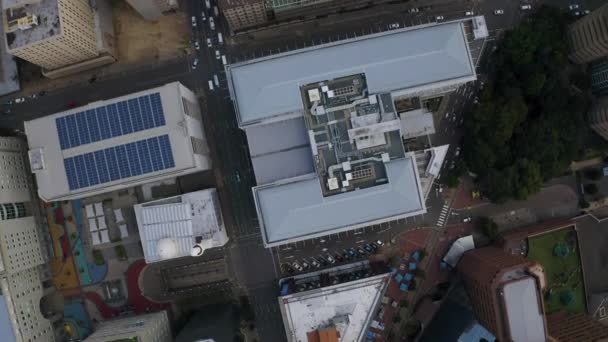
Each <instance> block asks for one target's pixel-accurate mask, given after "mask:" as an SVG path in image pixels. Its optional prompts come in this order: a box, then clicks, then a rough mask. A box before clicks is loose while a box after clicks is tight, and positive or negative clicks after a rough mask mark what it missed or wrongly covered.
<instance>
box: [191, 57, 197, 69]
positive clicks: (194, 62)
mask: <svg viewBox="0 0 608 342" xmlns="http://www.w3.org/2000/svg"><path fill="white" fill-rule="evenodd" d="M197 65H198V57H197V58H195V59H194V61H192V69H196V66H197Z"/></svg>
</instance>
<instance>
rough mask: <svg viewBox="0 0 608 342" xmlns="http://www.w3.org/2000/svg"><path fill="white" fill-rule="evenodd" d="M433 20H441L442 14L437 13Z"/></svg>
mask: <svg viewBox="0 0 608 342" xmlns="http://www.w3.org/2000/svg"><path fill="white" fill-rule="evenodd" d="M435 20H437V21H439V20H443V16H442V15H438V16H436V17H435Z"/></svg>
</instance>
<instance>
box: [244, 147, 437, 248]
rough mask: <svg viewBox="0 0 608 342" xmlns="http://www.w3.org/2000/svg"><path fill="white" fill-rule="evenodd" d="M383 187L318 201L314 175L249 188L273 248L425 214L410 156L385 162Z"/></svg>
mask: <svg viewBox="0 0 608 342" xmlns="http://www.w3.org/2000/svg"><path fill="white" fill-rule="evenodd" d="M385 165H386V174H387V178H388V180H389V181H388V183H386V184H381V185H376V186H372V187H368V188H364V189H358V190H356V191H349V192H345V193H342V194H338V195H334V196H327V197H324V196H323V194H322V192H321V186H320V184H319V179H318V178H317V175H316V174H309V175H305V176H302V177H297V178H291V179H287V180H283V181H278V182H275V183H272V184H267V185H262V186H258V187H255V188H253V194H254V199H255V203H256V209H257V211H258V219H259V221H260V227H261V229H262V238H263V239H264V243H265V244H266V246H267V247H268V246H275V245H281V244H285V243H290V242H294V241H300V240H307V239H311V238H314V237H317V236H323V235H328V234H333V233H337V232H341V231H346V230H351V229H355V228H357V227H362V226H367V225H371V224H378V223H381V222H386V221H392V220H396V219H398V218H403V217H409V216H415V215H419V214H422V213H424V212H426V207H425V204H424V198H423V195H422V191H421V188H420V180H419V178H418V170H417V167H416V161H415V158H414V157H413V155H407V156H406V158H403V159H398V160H392V161H390V162H387V163H386V164H385Z"/></svg>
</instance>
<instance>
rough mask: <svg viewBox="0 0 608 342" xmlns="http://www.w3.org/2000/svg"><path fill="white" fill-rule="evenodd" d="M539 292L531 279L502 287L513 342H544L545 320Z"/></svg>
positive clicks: (509, 283)
mask: <svg viewBox="0 0 608 342" xmlns="http://www.w3.org/2000/svg"><path fill="white" fill-rule="evenodd" d="M538 294H539V290H538V288H537V287H536V282H535V281H534V278H532V277H529V276H528V277H524V278H520V279H518V280H515V281H510V282H508V283H506V284H505V285H504V287H503V297H504V305H505V308H506V312H507V322H508V324H509V331H510V334H511V338H512V340H513V342H545V341H546V340H547V337H546V336H545V320H544V317H543V309H542V308H541V307H540V305H541V302H540V298H538Z"/></svg>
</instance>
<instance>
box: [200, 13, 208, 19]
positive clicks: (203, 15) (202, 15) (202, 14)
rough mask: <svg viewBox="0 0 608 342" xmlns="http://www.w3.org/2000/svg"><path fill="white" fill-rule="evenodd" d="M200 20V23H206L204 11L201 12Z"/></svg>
mask: <svg viewBox="0 0 608 342" xmlns="http://www.w3.org/2000/svg"><path fill="white" fill-rule="evenodd" d="M201 20H202V21H207V16H206V15H205V11H202V12H201Z"/></svg>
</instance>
